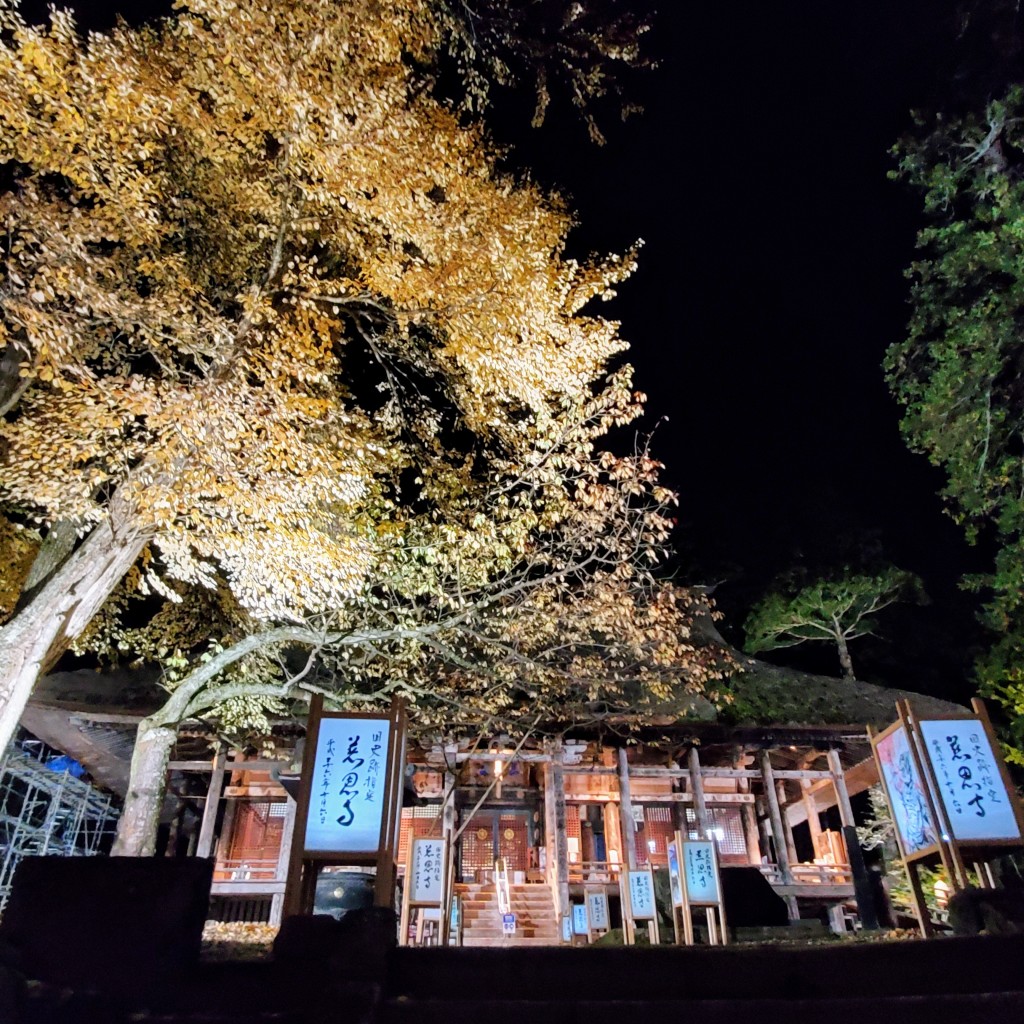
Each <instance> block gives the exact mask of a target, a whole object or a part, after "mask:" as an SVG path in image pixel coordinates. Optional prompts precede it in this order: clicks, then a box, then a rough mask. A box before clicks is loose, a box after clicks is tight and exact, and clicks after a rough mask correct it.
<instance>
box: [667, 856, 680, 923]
mask: <svg viewBox="0 0 1024 1024" xmlns="http://www.w3.org/2000/svg"><path fill="white" fill-rule="evenodd" d="M667 850H668V884H669V888H670V889H671V890H672V906H673V907H681V906H682V905H683V883H682V879H681V878H680V876H679V850H678V849H677V848H676V844H675V843H674V842H672V843H669V844H668V846H667Z"/></svg>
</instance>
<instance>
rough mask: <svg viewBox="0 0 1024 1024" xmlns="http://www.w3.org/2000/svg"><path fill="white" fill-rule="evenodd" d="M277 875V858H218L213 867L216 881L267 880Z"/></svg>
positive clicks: (271, 879)
mask: <svg viewBox="0 0 1024 1024" xmlns="http://www.w3.org/2000/svg"><path fill="white" fill-rule="evenodd" d="M276 877H277V858H276V857H274V858H271V859H263V860H259V859H249V858H240V859H235V860H218V861H217V863H216V864H215V865H214V868H213V878H214V881H216V882H269V881H273V880H274V879H275V878H276Z"/></svg>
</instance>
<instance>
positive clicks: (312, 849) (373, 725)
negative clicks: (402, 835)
mask: <svg viewBox="0 0 1024 1024" xmlns="http://www.w3.org/2000/svg"><path fill="white" fill-rule="evenodd" d="M404 769H405V705H404V702H402V701H401V700H394V701H392V703H391V708H390V710H389V711H388V712H384V713H372V712H371V713H366V714H356V713H344V712H333V711H332V712H325V711H324V710H323V697H321V696H320V695H319V694H316V695H315V696H314V697H313V699H312V701H311V702H310V708H309V722H308V725H307V727H306V747H305V751H304V753H303V758H302V780H301V783H300V786H299V799H298V808H297V811H296V817H295V831H294V833H293V836H292V849H291V859H290V860H289V863H288V881H287V884H286V888H285V900H284V910H285V913H286V914H311V913H313V906H314V903H315V901H316V879H317V875H318V873H319V871H320V868H322V867H324V866H327V865H346V866H347V865H353V866H357V865H365V866H371V865H372V866H375V867H376V869H377V876H376V882H375V885H374V900H373V902H374V905H375V906H378V907H390V906H393V905H394V897H395V883H396V880H397V866H396V864H395V860H396V856H397V851H398V829H399V825H400V823H401V814H402V779H403V776H404Z"/></svg>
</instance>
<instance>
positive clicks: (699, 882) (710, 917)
mask: <svg viewBox="0 0 1024 1024" xmlns="http://www.w3.org/2000/svg"><path fill="white" fill-rule="evenodd" d="M675 836H676V837H675V839H674V840H673V841H672V842H671V843H669V845H668V865H669V867H668V877H669V886H670V888H671V890H672V918H673V924H674V925H675V932H676V943H677V944H679V941H680V937H682V940H683V942H685V944H686V945H687V946H692V945H693V944H694V929H693V916H692V913H691V911H693V910H694V909H703V910H704V912H705V915H706V920H707V927H708V941H709V942H710V943H711V944H712V945H718V944H721V945H723V946H724V945H726V944H727V943H728V941H729V933H728V930H727V928H726V921H725V900H724V899H723V896H722V878H721V874H720V872H719V869H718V852H717V851H716V849H715V844H714V843H713V842H712V841H711V840H709V839H683V837H682V834H681V833H680V832H676V834H675ZM680 933H681V936H680Z"/></svg>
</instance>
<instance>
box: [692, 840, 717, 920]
mask: <svg viewBox="0 0 1024 1024" xmlns="http://www.w3.org/2000/svg"><path fill="white" fill-rule="evenodd" d="M683 881H684V883H685V885H686V899H687V901H688V902H689V903H690V904H691V905H692V906H702V905H705V904H716V905H717V904H719V903H721V902H722V897H721V892H720V887H719V884H718V858H717V857H716V856H715V844H714V843H713V842H710V841H705V840H700V839H698V840H684V841H683Z"/></svg>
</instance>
